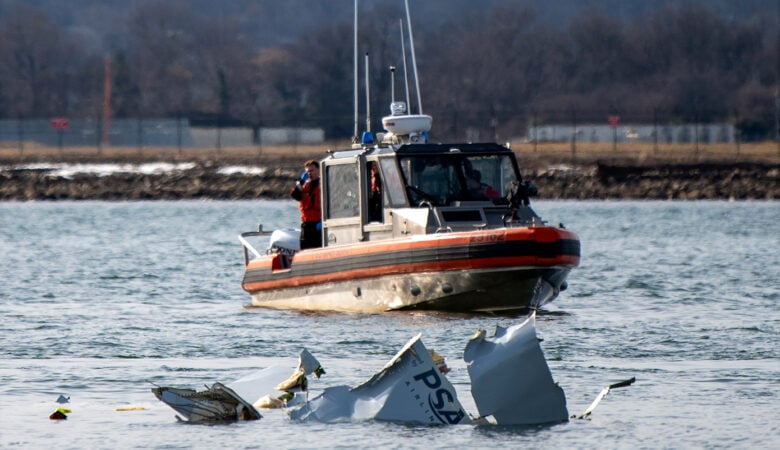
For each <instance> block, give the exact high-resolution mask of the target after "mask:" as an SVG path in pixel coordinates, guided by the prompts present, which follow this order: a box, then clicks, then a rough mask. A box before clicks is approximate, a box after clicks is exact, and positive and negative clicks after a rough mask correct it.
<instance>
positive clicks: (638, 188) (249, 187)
mask: <svg viewBox="0 0 780 450" xmlns="http://www.w3.org/2000/svg"><path fill="white" fill-rule="evenodd" d="M332 147H333V148H337V147H338V145H333V146H332ZM513 149H514V151H515V154H516V156H517V160H518V165H519V167H520V172H521V174H522V176H523V178H524V179H527V180H529V181H531V182H533V183H534V184H535V185H536V186H537V188H538V191H539V195H538V196H537V197H536V198H537V199H577V200H586V199H605V200H606V199H633V200H638V199H646V200H777V199H780V148H778V147H776V146H775V145H774V143H768V144H767V143H764V144H757V145H753V146H750V145H748V144H745V145H743V146H742V147H741V154H739V155H734V154H729V153H727V150H728V149H727V148H721V147H714V146H713V147H709V148H706V149H705V148H702V149H691V148H686V147H669V148H660V149H659V151H658V152H654V151H652V150H653V149H652V148H648V147H647V146H646V145H645V146H643V145H638V144H637V145H634V146H622V147H620V148H619V149H617V151H616V150H615V149H610V148H609V147H608V146H607V147H605V146H604V145H590V146H588V145H582V144H581V145H579V146H578V147H577V149H578V150H577V151H578V153H577V155H576V158H575V157H574V156H573V155H572V154H571V147H569V146H566V145H560V144H553V143H550V144H545V145H542V144H539V146H538V148H537V146H535V145H534V146H529V145H528V144H522V145H515V146H513ZM326 152H327V148H326V147H325V146H289V147H264V148H262V149H257V148H246V147H236V148H223V149H221V150H219V151H216V152H215V151H214V150H213V149H211V150H208V149H196V148H184V149H180V150H179V151H175V150H174V151H172V150H171V149H165V148H143V149H132V148H121V147H109V148H106V149H103V150H102V151H101V153H100V154H96V153H95V152H94V149H84V148H64V149H56V148H55V149H53V148H50V147H32V146H27V147H25V150H24V154H23V155H20V154H16V153H15V152H13V151H11V150H9V149H8V148H1V149H0V201H29V200H52V201H54V200H184V199H214V200H247V199H261V198H263V199H286V198H289V195H288V192H289V189H290V188H291V187H292V186H293V184H294V182H295V180H296V178H297V177H298V176H299V175H300V172H301V170H302V167H301V166H302V164H303V162H304V161H306V160H307V159H322V158H324V157H326V156H327V153H326ZM106 167H109V169H106ZM63 168H64V169H63ZM104 169H105V170H104ZM58 170H59V172H58ZM79 171H81V173H80V172H79ZM63 175H64V176H63Z"/></svg>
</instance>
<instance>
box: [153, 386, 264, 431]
mask: <svg viewBox="0 0 780 450" xmlns="http://www.w3.org/2000/svg"><path fill="white" fill-rule="evenodd" d="M152 392H153V393H154V395H155V396H156V397H157V398H158V399H159V400H160V401H162V402H163V403H165V404H166V405H168V406H170V407H171V408H173V409H174V410H175V411H177V412H178V413H179V414H181V415H182V416H183V417H184V419H186V420H188V421H190V422H221V421H233V420H258V419H260V418H261V417H262V416H261V415H260V413H259V412H258V411H257V410H256V409H255V407H254V406H252V405H251V404H249V403H247V402H246V400H244V399H243V398H241V397H240V396H238V394H236V393H235V392H234V391H233V390H232V389H230V388H229V387H227V386H225V385H223V384H222V383H218V382H217V383H214V384H213V385H212V386H211V387H210V388H208V389H206V390H204V391H199V392H196V391H195V390H193V389H179V388H173V387H155V388H152Z"/></svg>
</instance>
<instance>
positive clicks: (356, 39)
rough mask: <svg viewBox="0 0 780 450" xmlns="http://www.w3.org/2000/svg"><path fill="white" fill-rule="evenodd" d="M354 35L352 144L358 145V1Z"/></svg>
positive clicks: (356, 2) (356, 1)
mask: <svg viewBox="0 0 780 450" xmlns="http://www.w3.org/2000/svg"><path fill="white" fill-rule="evenodd" d="M354 33H355V48H354V50H353V58H354V61H353V62H354V64H353V65H354V70H355V73H354V81H355V86H354V92H353V97H354V102H355V104H354V109H355V120H354V122H355V132H354V134H353V135H352V142H353V143H356V142H358V0H355V23H354Z"/></svg>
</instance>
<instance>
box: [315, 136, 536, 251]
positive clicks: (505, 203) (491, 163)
mask: <svg viewBox="0 0 780 450" xmlns="http://www.w3.org/2000/svg"><path fill="white" fill-rule="evenodd" d="M320 176H321V186H322V205H323V206H322V207H323V220H322V230H323V233H324V236H323V237H324V239H323V243H324V245H325V246H329V247H330V246H337V245H344V244H351V243H355V242H364V241H376V240H382V239H391V238H398V237H403V236H407V235H421V234H432V233H440V232H452V231H474V230H479V229H488V228H501V227H507V226H527V225H529V224H533V223H539V224H541V220H540V219H539V218H538V216H536V214H535V213H534V212H533V211H532V210H531V209H530V208H529V207H528V206H527V197H528V193H529V192H528V191H529V185H528V184H525V183H522V182H521V180H522V179H521V177H520V173H519V171H518V167H517V162H516V160H515V156H514V154H513V153H512V151H511V150H509V149H508V148H506V147H503V146H500V145H498V144H493V143H485V144H427V143H420V144H405V145H388V146H375V147H361V148H355V149H351V150H344V151H335V152H331V153H330V156H329V157H328V158H326V159H325V160H323V161H322V162H321V172H320ZM537 221H538V222H537Z"/></svg>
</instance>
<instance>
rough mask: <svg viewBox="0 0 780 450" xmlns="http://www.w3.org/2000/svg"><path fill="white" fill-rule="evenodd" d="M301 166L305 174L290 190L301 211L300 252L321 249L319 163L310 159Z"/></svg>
mask: <svg viewBox="0 0 780 450" xmlns="http://www.w3.org/2000/svg"><path fill="white" fill-rule="evenodd" d="M303 166H304V168H305V169H306V173H305V174H304V175H303V177H301V179H300V180H298V181H297V182H296V183H295V187H293V188H292V189H291V190H290V196H291V197H292V198H294V199H295V200H298V209H299V210H300V211H301V250H303V249H307V248H316V247H322V207H321V198H322V194H321V191H320V163H319V162H317V161H315V160H313V159H310V160H308V161H306V162H305V163H303Z"/></svg>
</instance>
